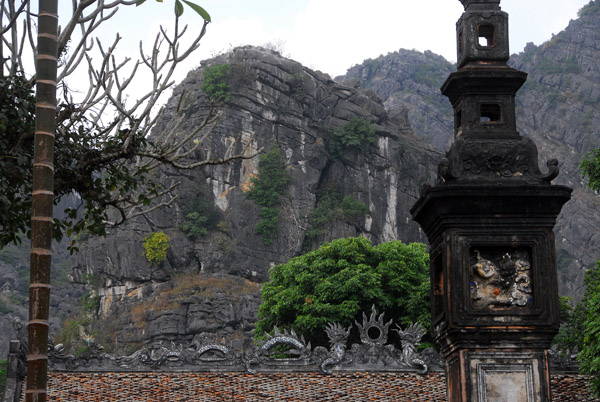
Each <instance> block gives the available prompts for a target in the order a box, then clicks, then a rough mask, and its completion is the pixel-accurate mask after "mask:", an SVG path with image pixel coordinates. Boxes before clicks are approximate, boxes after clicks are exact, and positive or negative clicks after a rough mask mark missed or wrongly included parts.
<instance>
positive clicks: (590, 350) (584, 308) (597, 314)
mask: <svg viewBox="0 0 600 402" xmlns="http://www.w3.org/2000/svg"><path fill="white" fill-rule="evenodd" d="M585 286H586V291H585V295H584V297H583V299H582V300H581V302H580V304H581V308H580V311H579V313H580V315H581V316H580V317H579V319H580V321H579V322H578V323H577V324H579V325H578V326H579V328H581V330H582V332H581V349H580V352H579V354H578V358H579V361H580V362H581V370H582V371H583V372H584V373H587V374H590V375H592V381H591V384H592V388H593V390H594V392H595V394H596V395H597V396H599V397H600V260H598V261H596V267H595V268H592V269H590V270H589V271H587V272H586V274H585ZM578 307H579V306H578Z"/></svg>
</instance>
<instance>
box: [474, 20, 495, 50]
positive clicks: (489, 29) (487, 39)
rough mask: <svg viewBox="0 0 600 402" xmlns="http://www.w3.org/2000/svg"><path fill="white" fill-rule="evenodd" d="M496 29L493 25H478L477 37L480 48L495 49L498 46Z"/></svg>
mask: <svg viewBox="0 0 600 402" xmlns="http://www.w3.org/2000/svg"><path fill="white" fill-rule="evenodd" d="M494 33H495V28H494V26H493V25H478V26H477V35H478V37H479V46H483V47H494V46H496V39H495V35H494Z"/></svg>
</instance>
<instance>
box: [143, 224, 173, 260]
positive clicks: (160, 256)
mask: <svg viewBox="0 0 600 402" xmlns="http://www.w3.org/2000/svg"><path fill="white" fill-rule="evenodd" d="M169 247H170V244H169V236H167V235H166V234H165V233H163V232H153V233H150V234H148V235H147V236H146V237H145V238H144V252H145V255H146V259H147V260H148V262H149V263H150V265H159V264H160V263H161V262H163V261H164V260H166V259H167V250H168V249H169Z"/></svg>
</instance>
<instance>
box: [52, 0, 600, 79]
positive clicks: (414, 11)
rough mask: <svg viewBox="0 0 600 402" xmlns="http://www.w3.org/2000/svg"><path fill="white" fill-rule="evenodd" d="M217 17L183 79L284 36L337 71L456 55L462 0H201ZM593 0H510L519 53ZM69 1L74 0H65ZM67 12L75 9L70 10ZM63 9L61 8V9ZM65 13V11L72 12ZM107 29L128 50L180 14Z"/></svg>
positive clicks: (302, 53)
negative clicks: (411, 52)
mask: <svg viewBox="0 0 600 402" xmlns="http://www.w3.org/2000/svg"><path fill="white" fill-rule="evenodd" d="M194 1H195V2H196V3H197V4H199V5H201V6H202V7H204V8H205V9H206V10H207V11H208V12H209V13H210V15H211V17H212V21H213V22H212V23H211V24H210V25H209V27H208V32H207V34H206V36H205V37H204V39H203V40H202V43H201V47H200V49H199V50H198V51H197V52H196V53H195V54H194V55H193V56H192V58H191V60H190V61H189V62H188V63H187V64H186V65H182V66H181V68H180V69H179V74H178V79H177V80H178V81H179V80H181V78H182V77H184V76H185V74H186V73H187V71H189V70H190V69H192V68H194V67H196V66H198V65H199V62H200V60H203V59H206V58H209V57H211V56H213V55H215V54H218V53H220V52H223V51H226V50H228V49H230V48H231V47H234V46H239V45H246V44H251V45H262V44H265V43H267V42H278V43H282V44H283V54H284V55H286V56H288V57H291V58H293V59H295V60H297V61H299V62H301V63H302V64H304V65H305V66H307V67H310V68H313V69H317V70H321V71H323V72H325V73H328V74H330V75H331V76H332V77H335V76H337V75H340V74H343V73H345V71H346V70H347V69H348V68H349V67H351V66H353V65H355V64H358V63H361V62H362V61H363V60H365V59H367V58H375V57H378V56H379V55H381V54H383V55H385V54H387V53H388V52H393V51H395V50H398V49H400V48H405V49H416V50H420V51H424V50H431V51H433V52H434V53H438V54H441V55H442V56H444V57H445V58H446V59H448V60H449V61H451V62H455V61H456V39H455V23H456V20H457V19H458V18H459V17H460V15H461V13H462V12H463V7H462V5H461V3H460V2H459V1H458V0H412V1H409V0H371V1H368V2H365V1H358V0H194ZM588 2H589V0H502V2H501V4H500V5H501V7H502V9H503V10H504V11H506V12H508V13H509V16H510V19H509V27H510V44H511V53H515V52H519V51H521V50H523V47H524V46H525V44H526V43H527V42H534V43H535V44H541V43H543V42H544V41H546V40H548V39H550V38H551V36H552V34H553V33H554V34H556V33H558V32H560V31H561V30H562V29H564V28H565V27H566V26H567V25H568V23H569V20H571V19H575V18H577V11H578V10H579V9H580V8H581V7H583V6H584V5H585V4H587V3H588ZM60 3H61V6H62V7H65V6H68V5H69V3H70V2H66V1H65V2H62V1H61V2H60ZM62 12H63V13H64V14H67V12H65V11H64V10H63V11H62ZM60 13H61V11H60V10H59V14H60ZM64 14H63V15H64ZM118 15H119V18H114V19H113V20H111V21H109V22H108V23H107V24H105V25H106V26H105V27H104V31H103V33H102V35H103V37H104V35H106V37H107V39H106V40H107V41H108V40H109V39H108V38H109V37H110V36H112V35H114V33H115V32H116V31H118V32H120V33H121V34H122V36H123V37H124V41H123V42H122V43H121V44H120V45H119V46H120V52H119V53H120V54H121V55H135V54H137V46H138V42H139V40H140V39H143V40H144V41H145V42H147V43H148V44H150V43H151V41H152V39H153V38H154V35H155V33H156V32H157V29H158V26H159V24H161V23H162V24H163V25H165V26H167V27H168V26H170V23H172V21H173V0H164V2H163V3H157V2H155V1H154V0H148V1H146V3H144V4H143V5H142V6H140V7H126V8H124V9H122V10H119V13H118ZM183 22H184V23H187V24H188V25H189V26H190V28H191V29H192V30H195V31H198V30H199V28H200V26H201V19H200V17H199V16H198V15H197V14H195V13H194V12H193V11H192V10H191V9H189V8H188V7H186V9H185V12H184V15H183Z"/></svg>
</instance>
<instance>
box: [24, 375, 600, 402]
mask: <svg viewBox="0 0 600 402" xmlns="http://www.w3.org/2000/svg"><path fill="white" fill-rule="evenodd" d="M588 382H589V381H588V378H587V377H585V376H582V375H575V374H568V375H565V374H562V375H561V374H557V375H553V376H552V392H553V401H555V402H562V401H593V400H594V399H592V398H590V397H589V394H588V392H587V384H588ZM48 390H49V393H48V400H49V401H57V402H67V401H69V402H70V401H88V402H95V401H98V402H100V401H102V402H106V401H124V402H134V401H135V402H160V401H165V402H166V401H169V402H176V401H182V402H183V401H185V402H190V401H198V402H202V401H207V402H208V401H210V402H221V401H222V402H225V401H227V402H231V401H246V402H253V401H273V402H274V401H277V402H280V401H289V402H301V401H302V402H317V401H336V402H343V401H348V402H349V401H353V402H360V401H390V402H391V401H394V402H399V401H411V402H413V401H445V400H446V388H445V380H444V374H443V373H428V374H426V375H419V374H416V373H405V372H335V373H334V374H332V375H323V374H320V373H314V372H279V373H258V374H248V373H243V372H219V373H216V372H212V373H211V372H171V373H165V372H126V373H125V372H108V373H98V372H96V373H93V372H92V373H90V372H88V373H81V372H78V373H68V372H51V373H49V378H48ZM23 395H24V393H23Z"/></svg>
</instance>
